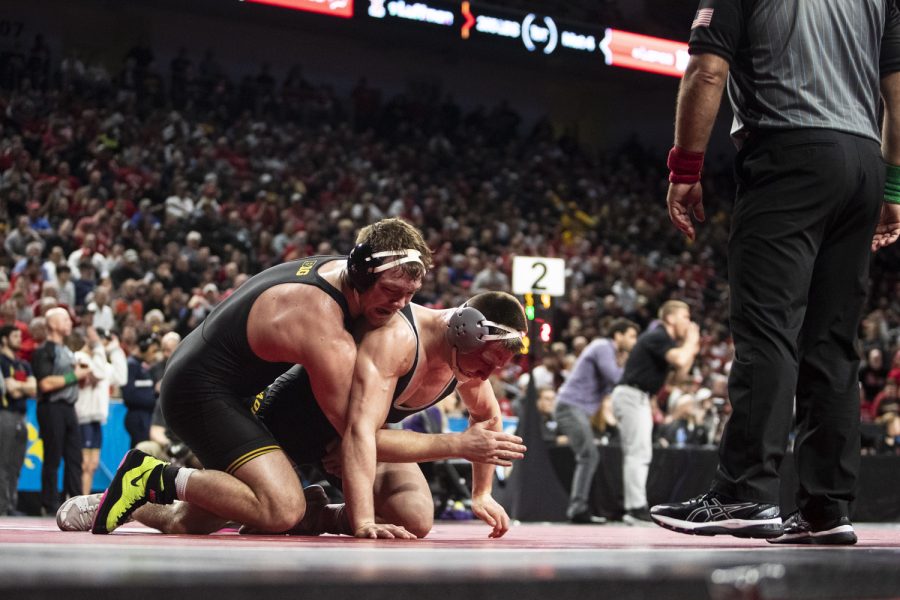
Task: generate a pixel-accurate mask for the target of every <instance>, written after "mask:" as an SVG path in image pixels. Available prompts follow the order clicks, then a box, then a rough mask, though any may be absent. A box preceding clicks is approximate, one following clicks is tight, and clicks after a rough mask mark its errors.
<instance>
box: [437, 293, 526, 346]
mask: <svg viewBox="0 0 900 600" xmlns="http://www.w3.org/2000/svg"><path fill="white" fill-rule="evenodd" d="M491 328H493V329H495V330H497V329H499V330H500V333H491ZM523 337H525V334H524V333H523V332H521V331H517V330H515V329H513V328H511V327H507V326H506V325H501V324H499V323H494V322H493V321H488V320H487V319H486V318H485V316H484V315H483V314H481V311H479V310H478V309H477V308H472V307H471V306H466V305H465V304H463V305H462V306H460V307H459V308H457V309H456V310H455V311H453V314H452V315H451V316H450V322H449V323H448V324H447V341H448V342H450V345H451V346H452V347H454V348H456V351H457V352H459V353H460V354H469V353H471V352H476V351H478V350H480V349H481V348H482V347H484V345H485V344H486V343H488V342H491V341H495V340H511V339H521V338H523Z"/></svg>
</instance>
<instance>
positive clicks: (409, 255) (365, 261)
mask: <svg viewBox="0 0 900 600" xmlns="http://www.w3.org/2000/svg"><path fill="white" fill-rule="evenodd" d="M392 256H394V257H399V258H396V259H395V260H392V261H390V262H384V259H386V258H389V257H392ZM408 262H417V263H419V264H420V265H422V266H423V267H424V266H425V263H423V262H422V253H421V252H419V251H418V250H414V249H412V248H407V249H405V250H382V251H380V252H372V246H371V245H370V244H368V243H363V244H358V245H357V246H356V247H354V248H353V250H351V251H350V256H349V257H347V274H348V275H349V277H350V283H351V284H353V287H354V288H356V289H357V290H359V291H360V292H364V291H366V290H367V289H369V288H370V287H372V286H373V285H375V282H376V281H378V274H379V273H382V272H384V271H387V270H388V269H393V268H394V267H397V266H399V265H402V264H404V263H408Z"/></svg>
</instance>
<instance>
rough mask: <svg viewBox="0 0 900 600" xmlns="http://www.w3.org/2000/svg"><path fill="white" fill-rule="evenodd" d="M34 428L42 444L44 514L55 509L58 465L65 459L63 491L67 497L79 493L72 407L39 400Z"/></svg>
mask: <svg viewBox="0 0 900 600" xmlns="http://www.w3.org/2000/svg"><path fill="white" fill-rule="evenodd" d="M37 420H38V427H40V429H41V439H42V440H43V442H44V459H43V465H42V466H41V507H42V508H43V509H44V510H45V511H46V512H47V514H51V515H52V514H55V513H56V509H57V508H59V504H60V500H59V489H58V487H57V480H58V478H59V462H60V460H63V459H65V467H64V469H63V492H64V493H65V495H66V496H68V497H69V498H71V497H73V496H79V495H81V493H82V487H81V486H82V483H81V470H82V468H81V460H82V457H81V430H80V429H79V428H78V416H77V415H76V414H75V405H74V404H67V403H65V402H47V401H41V402H38V405H37Z"/></svg>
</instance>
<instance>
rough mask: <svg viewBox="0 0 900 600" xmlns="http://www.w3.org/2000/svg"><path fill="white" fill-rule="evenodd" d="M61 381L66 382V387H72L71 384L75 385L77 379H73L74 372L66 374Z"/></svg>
mask: <svg viewBox="0 0 900 600" xmlns="http://www.w3.org/2000/svg"><path fill="white" fill-rule="evenodd" d="M63 381H65V382H66V385H72V384H73V383H75V382H76V381H78V378H77V377H75V372H74V371H69V372H68V373H66V374H65V375H63Z"/></svg>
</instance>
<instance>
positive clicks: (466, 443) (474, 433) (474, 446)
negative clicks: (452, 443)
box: [459, 417, 526, 467]
mask: <svg viewBox="0 0 900 600" xmlns="http://www.w3.org/2000/svg"><path fill="white" fill-rule="evenodd" d="M497 419H499V417H493V418H491V419H488V420H487V421H481V422H480V423H475V424H473V425H472V426H471V427H469V428H468V429H466V430H465V431H464V432H463V433H461V434H459V435H460V438H459V440H460V442H461V443H460V449H459V455H460V456H461V457H462V458H465V459H466V460H467V461H469V462H473V463H483V464H487V465H498V466H501V467H511V466H512V461H514V460H519V459H520V458H523V457H524V456H525V450H526V448H525V446H523V445H522V438H520V437H519V436H517V435H512V434H510V433H505V432H503V431H494V430H493V429H491V427H493V426H494V425H495V424H496V422H497Z"/></svg>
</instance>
